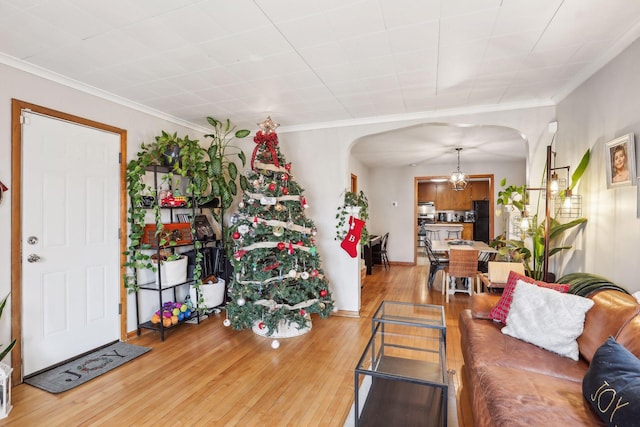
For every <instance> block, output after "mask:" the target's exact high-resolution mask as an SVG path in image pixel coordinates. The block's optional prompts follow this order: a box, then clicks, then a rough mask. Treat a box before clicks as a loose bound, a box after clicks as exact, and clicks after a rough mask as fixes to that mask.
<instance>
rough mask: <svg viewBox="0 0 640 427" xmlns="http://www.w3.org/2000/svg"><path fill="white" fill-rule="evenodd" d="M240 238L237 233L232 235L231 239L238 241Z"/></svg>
mask: <svg viewBox="0 0 640 427" xmlns="http://www.w3.org/2000/svg"><path fill="white" fill-rule="evenodd" d="M239 238H240V233H238V232H237V231H236V232H234V233H233V239H234V240H238V239H239Z"/></svg>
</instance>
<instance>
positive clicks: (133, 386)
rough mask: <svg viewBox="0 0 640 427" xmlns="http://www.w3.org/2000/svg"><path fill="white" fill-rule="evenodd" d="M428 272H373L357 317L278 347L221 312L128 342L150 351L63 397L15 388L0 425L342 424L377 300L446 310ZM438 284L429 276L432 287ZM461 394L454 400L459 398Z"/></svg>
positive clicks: (450, 316)
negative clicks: (232, 324) (228, 321)
mask: <svg viewBox="0 0 640 427" xmlns="http://www.w3.org/2000/svg"><path fill="white" fill-rule="evenodd" d="M428 269H429V267H428V266H426V265H416V266H400V265H393V266H391V268H389V269H388V270H386V271H385V270H384V268H382V267H381V266H375V267H374V272H373V275H371V276H367V278H366V280H365V282H364V286H363V289H362V298H361V301H362V309H361V316H360V318H350V317H341V316H332V317H331V318H329V319H319V318H318V319H316V318H314V321H313V328H312V330H311V332H309V333H308V334H306V335H303V336H301V337H296V338H288V339H281V340H280V343H281V345H280V348H279V349H277V350H273V349H272V348H271V339H267V338H264V337H259V336H257V335H255V334H253V333H252V332H251V331H234V330H233V329H230V328H226V327H224V326H223V325H222V321H223V319H224V315H223V314H219V315H213V316H211V317H210V318H209V319H207V320H205V321H203V322H202V323H201V324H200V325H184V326H182V327H180V328H178V329H176V330H174V331H170V333H169V334H168V335H167V337H166V340H165V341H164V342H161V341H160V339H159V337H158V335H157V334H155V333H153V332H146V333H144V334H143V335H142V336H141V337H135V338H133V339H131V340H130V341H129V342H130V343H132V344H139V345H143V346H149V347H152V348H153V350H152V351H151V352H149V353H147V354H145V355H143V356H141V357H140V358H138V359H136V360H134V361H133V362H131V363H128V364H125V365H123V366H121V367H119V368H118V369H116V370H114V371H112V372H109V373H107V374H105V375H102V376H100V377H98V378H96V379H94V380H92V381H90V382H88V383H86V384H84V385H82V386H80V387H77V388H75V389H72V390H70V391H68V392H65V393H62V394H58V395H54V394H50V393H47V392H45V391H42V390H40V389H37V388H35V387H32V386H29V385H27V384H20V385H17V386H15V387H14V389H13V405H14V407H13V410H12V412H11V413H10V415H9V417H8V418H7V419H5V420H0V427H1V426H5V425H11V426H35V425H52V426H54V425H86V426H101V425H135V426H151V425H158V423H167V424H170V425H175V426H181V425H184V426H187V425H189V426H199V425H202V426H204V425H229V426H233V425H241V426H263V425H270V426H342V425H343V424H344V421H345V419H346V418H347V416H348V415H349V412H350V409H351V405H352V404H353V372H354V368H355V365H356V363H357V361H358V359H359V357H360V354H361V353H362V351H363V349H364V347H365V345H366V343H367V341H368V339H369V335H370V333H371V323H370V322H371V316H372V315H373V313H374V312H375V310H376V308H377V307H378V305H379V304H380V302H381V301H383V300H385V299H386V300H393V301H406V302H413V303H419V304H439V305H440V304H444V299H443V298H442V295H441V294H440V292H439V290H433V289H432V290H429V289H428V288H427V283H426V277H427V276H428ZM439 278H440V277H439V276H438V277H437V278H436V282H437V281H438V279H439ZM468 304H469V296H468V295H462V294H456V295H454V296H452V297H451V301H450V303H449V304H447V305H446V307H445V313H446V321H447V366H448V368H449V369H452V370H454V371H455V372H456V375H455V377H454V381H455V384H456V386H457V387H456V389H457V390H459V384H461V378H460V375H461V371H460V367H461V365H462V355H461V350H460V334H459V332H458V329H457V328H458V320H457V319H458V315H459V313H460V311H461V310H462V309H464V308H466V307H467V306H468ZM458 394H459V393H458ZM458 413H459V425H460V426H467V427H469V426H472V421H471V416H470V408H469V403H468V401H466V399H463V400H462V401H460V399H458Z"/></svg>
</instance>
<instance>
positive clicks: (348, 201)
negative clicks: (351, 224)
mask: <svg viewBox="0 0 640 427" xmlns="http://www.w3.org/2000/svg"><path fill="white" fill-rule="evenodd" d="M350 216H354V217H356V218H359V219H361V220H363V221H365V222H366V221H367V220H368V219H369V201H368V200H367V196H366V195H365V194H364V192H363V191H362V190H361V191H360V192H359V193H354V192H352V191H347V190H345V192H344V201H343V204H342V205H341V206H339V207H338V212H337V213H336V219H337V220H338V223H337V224H336V237H335V240H343V239H344V237H345V236H346V234H347V231H348V230H347V228H348V220H349V217H350ZM368 242H369V232H368V231H367V226H366V225H365V226H364V227H363V228H362V234H361V235H360V243H361V244H363V245H366V244H367V243H368Z"/></svg>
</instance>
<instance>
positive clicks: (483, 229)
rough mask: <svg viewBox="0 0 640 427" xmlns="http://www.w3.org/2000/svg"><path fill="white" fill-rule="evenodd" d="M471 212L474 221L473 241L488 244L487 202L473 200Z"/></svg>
mask: <svg viewBox="0 0 640 427" xmlns="http://www.w3.org/2000/svg"><path fill="white" fill-rule="evenodd" d="M473 210H474V211H475V213H476V221H475V222H474V223H473V240H478V241H483V242H485V243H489V201H488V200H474V201H473Z"/></svg>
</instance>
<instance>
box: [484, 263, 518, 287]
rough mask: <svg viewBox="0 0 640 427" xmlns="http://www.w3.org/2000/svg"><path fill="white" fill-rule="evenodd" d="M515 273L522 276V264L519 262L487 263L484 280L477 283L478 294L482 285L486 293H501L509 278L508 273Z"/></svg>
mask: <svg viewBox="0 0 640 427" xmlns="http://www.w3.org/2000/svg"><path fill="white" fill-rule="evenodd" d="M512 271H515V272H516V273H518V274H522V275H524V264H523V263H521V262H505V261H489V262H488V273H487V276H486V278H485V280H482V283H479V286H478V290H477V292H480V291H481V290H482V289H481V288H482V285H483V283H484V286H486V288H487V292H501V291H502V290H503V289H504V287H505V285H506V283H507V279H508V278H509V273H510V272H512Z"/></svg>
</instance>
